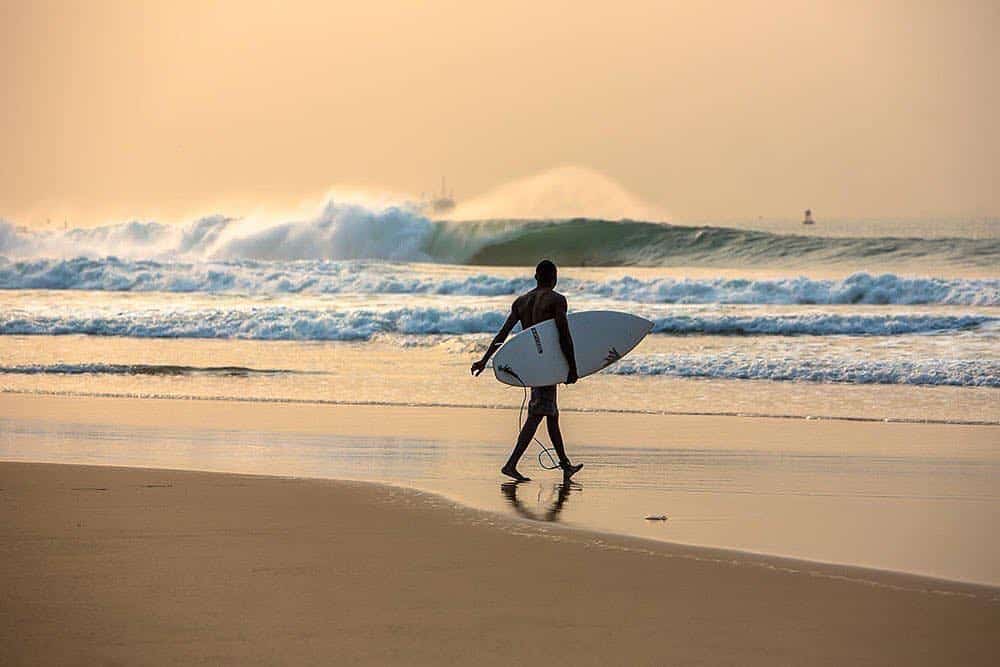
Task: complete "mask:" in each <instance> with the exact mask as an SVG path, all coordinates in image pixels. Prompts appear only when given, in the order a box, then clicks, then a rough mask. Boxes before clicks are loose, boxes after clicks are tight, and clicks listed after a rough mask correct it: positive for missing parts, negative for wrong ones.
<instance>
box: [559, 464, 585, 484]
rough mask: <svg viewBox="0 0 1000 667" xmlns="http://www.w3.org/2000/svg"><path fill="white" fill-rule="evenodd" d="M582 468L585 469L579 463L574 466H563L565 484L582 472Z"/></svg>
mask: <svg viewBox="0 0 1000 667" xmlns="http://www.w3.org/2000/svg"><path fill="white" fill-rule="evenodd" d="M582 467H583V464H582V463H577V464H576V465H572V464H569V463H565V464H563V465H562V466H561V468H562V471H563V481H564V482H568V481H569V480H570V479H571V478H572V477H573V475H575V474H576V473H578V472H580V469H581V468H582Z"/></svg>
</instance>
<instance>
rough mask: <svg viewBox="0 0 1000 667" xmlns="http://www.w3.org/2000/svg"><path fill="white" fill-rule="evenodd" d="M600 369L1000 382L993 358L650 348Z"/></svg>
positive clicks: (733, 376) (853, 380) (856, 380)
mask: <svg viewBox="0 0 1000 667" xmlns="http://www.w3.org/2000/svg"><path fill="white" fill-rule="evenodd" d="M604 372H606V373H611V374H615V375H666V376H672V377H688V378H691V377H693V378H716V379H726V380H773V381H785V382H834V383H849V384H908V385H943V386H956V387H1000V361H992V360H974V361H973V360H953V359H921V360H918V361H907V360H898V361H885V360H854V359H846V358H837V357H814V358H808V359H802V358H792V359H784V358H778V359H775V358H767V359H762V358H755V357H749V356H744V355H740V354H726V355H674V354H650V355H639V356H633V357H628V358H626V359H623V360H622V361H620V362H619V363H617V364H615V365H614V366H611V367H610V368H608V369H607V370H606V371H604Z"/></svg>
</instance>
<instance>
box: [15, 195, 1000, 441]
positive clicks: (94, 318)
mask: <svg viewBox="0 0 1000 667" xmlns="http://www.w3.org/2000/svg"><path fill="white" fill-rule="evenodd" d="M841 227H844V225H841ZM925 227H926V225H925ZM891 229H892V231H893V232H894V234H893V235H887V236H878V235H873V234H872V232H871V225H869V226H868V227H867V228H866V230H867V231H866V233H865V234H859V235H858V236H849V235H844V234H841V235H837V236H824V235H823V234H822V232H821V231H820V232H817V231H816V230H806V231H804V230H803V229H802V228H801V227H795V226H790V225H786V226H785V227H783V228H778V229H776V228H775V225H771V226H770V227H769V228H768V229H766V230H765V229H754V228H752V225H751V226H747V225H743V226H732V227H727V226H685V225H672V224H665V223H661V222H651V221H641V220H611V219H599V218H585V217H581V218H551V219H548V218H547V219H515V218H493V219H482V220H432V219H430V218H427V217H425V216H423V215H422V214H421V213H420V212H419V210H418V209H417V208H416V207H414V206H411V205H407V204H382V205H371V204H361V203H345V202H334V201H331V202H328V203H327V204H326V205H324V206H323V207H321V208H320V210H319V211H318V212H317V213H315V214H313V215H305V216H299V217H284V218H283V217H271V218H263V217H261V218H254V217H234V216H225V215H212V216H205V217H200V218H197V219H195V220H192V221H191V222H188V223H183V224H165V223H160V222H155V221H133V222H127V223H123V224H114V225H107V226H103V227H96V228H86V229H67V230H59V231H52V230H48V231H45V230H29V229H25V228H21V227H17V226H15V225H13V224H11V223H9V222H3V221H0V359H2V361H0V390H4V391H44V392H51V391H57V392H71V393H72V392H77V393H79V392H83V393H87V392H88V391H92V390H93V380H94V379H96V378H100V384H101V386H102V387H103V388H106V389H110V390H112V391H121V392H124V393H127V394H128V395H169V396H188V397H199V396H202V397H204V396H214V397H221V398H226V397H231V398H240V399H243V398H246V397H247V396H248V395H250V396H252V397H256V398H258V399H260V400H321V401H326V400H333V401H339V400H344V401H351V400H356V399H357V398H358V396H359V395H360V396H362V397H363V398H364V400H365V401H368V402H376V403H377V402H383V401H388V402H403V403H412V402H414V400H416V401H417V402H421V401H423V400H426V401H433V402H435V403H440V404H462V405H465V404H468V405H481V404H483V405H485V404H489V405H492V406H500V405H503V404H504V403H505V402H507V401H508V399H506V398H503V397H502V396H503V395H502V394H495V393H491V391H492V390H488V391H482V384H480V385H477V389H476V391H475V392H474V393H470V394H468V395H463V396H461V397H458V398H456V397H455V396H454V395H453V394H454V383H453V382H451V383H448V382H445V383H443V384H442V383H440V382H439V383H437V384H435V382H434V381H431V380H428V379H427V378H429V377H432V376H434V375H436V374H439V373H440V369H441V367H442V365H443V366H444V367H446V368H447V369H448V370H447V373H450V374H453V375H454V377H455V378H456V379H457V378H460V377H464V376H465V375H466V374H467V367H468V364H469V363H471V360H472V359H473V358H474V357H475V356H476V355H477V354H479V353H481V350H482V349H483V346H484V345H485V344H486V342H488V340H489V338H490V337H491V335H492V334H493V333H494V332H495V331H496V330H497V329H498V328H499V326H500V325H501V324H502V322H503V321H504V319H505V318H506V316H507V313H508V312H509V308H510V302H511V300H512V299H513V298H514V297H515V296H516V295H517V294H519V293H521V292H523V291H526V290H527V289H530V288H531V287H532V286H533V280H532V277H531V265H533V264H534V262H535V261H537V260H538V259H540V258H542V257H549V258H552V259H554V260H555V261H556V262H557V263H559V264H560V266H561V267H562V271H561V274H560V282H559V286H558V288H559V289H560V291H562V292H563V293H564V294H566V296H567V297H568V299H569V301H570V306H571V309H573V310H592V309H613V310H625V311H629V312H633V313H636V314H639V315H642V316H644V317H647V318H649V319H651V320H652V321H653V322H654V329H653V334H652V335H651V336H650V337H649V338H648V339H647V341H646V342H644V343H643V345H642V346H641V347H640V349H639V350H637V351H636V352H635V353H634V355H633V356H631V357H629V358H627V359H626V360H624V361H623V362H622V363H620V364H619V365H617V366H615V367H612V368H610V369H608V370H607V371H606V372H605V373H602V374H601V376H600V379H594V380H590V381H588V382H590V385H588V386H590V387H592V388H593V390H592V391H591V390H584V389H579V390H577V389H576V388H574V391H576V392H577V401H576V403H577V404H576V406H575V407H577V408H579V409H601V405H602V404H603V403H605V402H604V401H602V400H600V399H601V396H604V395H608V393H607V392H612V394H611V395H615V396H617V397H618V399H617V403H618V405H617V408H619V409H637V410H643V411H649V410H652V411H656V410H657V409H668V408H669V409H671V410H678V409H679V410H681V411H684V410H687V409H691V410H694V409H695V408H697V410H699V411H706V410H707V411H708V412H729V411H730V410H731V408H732V406H733V405H734V404H740V405H743V408H744V410H745V411H746V412H752V413H761V412H763V413H782V414H784V413H785V412H786V411H787V409H786V408H787V406H788V405H789V404H797V403H800V402H801V399H802V397H804V396H809V395H811V392H812V391H813V390H812V389H808V388H809V387H826V388H827V391H834V392H848V393H846V394H844V395H843V396H841V397H840V398H839V399H838V401H839V406H840V407H838V408H837V409H833V408H830V409H828V410H826V411H825V412H827V413H838V414H839V412H844V414H843V415H841V416H849V417H857V416H859V415H860V416H865V417H872V418H880V417H886V418H909V417H910V416H913V415H919V414H925V415H926V414H932V416H933V417H934V418H935V419H941V420H945V421H949V420H960V421H961V420H972V421H977V422H981V421H985V422H988V423H992V422H994V421H995V422H1000V408H998V405H1000V401H998V400H997V399H998V398H1000V396H998V394H997V393H996V392H997V390H998V388H1000V352H998V350H1000V345H998V342H1000V341H998V337H1000V271H997V270H996V267H997V266H1000V234H992V233H986V234H984V233H983V227H982V225H978V226H977V227H976V228H975V230H974V233H972V232H971V231H966V230H963V228H962V227H961V226H960V225H959V226H956V227H954V235H946V234H945V235H933V236H928V235H927V234H924V236H918V235H916V234H914V235H908V234H907V231H908V230H907V228H906V226H905V225H902V226H900V225H899V224H896V225H894V226H892V227H891ZM917 231H919V230H917ZM963 232H964V233H965V235H963ZM171 341H173V342H171ZM248 346H249V347H248ZM261 346H264V347H261ZM317 346H318V347H317ZM317 350H320V351H321V353H319V352H317ZM359 352H361V353H362V355H364V358H367V359H369V360H372V359H375V360H378V361H379V363H381V364H383V365H382V366H378V367H377V368H376V367H375V366H371V365H368V366H365V365H364V364H362V365H361V366H359V367H355V363H354V362H355V355H357V354H358V353H359ZM317 354H318V355H319V356H317ZM164 357H167V358H164ZM306 358H308V359H311V360H312V361H310V362H309V363H304V362H303V359H306ZM262 360H263V361H266V362H267V363H263V361H262ZM331 365H335V366H339V367H341V368H344V367H347V368H352V369H353V370H351V371H350V372H347V375H344V374H343V373H336V372H332V371H331V369H330V367H331ZM345 372H346V371H345ZM331 373H332V374H331ZM373 373H376V374H377V377H378V380H377V382H375V383H374V384H375V385H376V386H375V387H374V388H372V384H373V382H372V379H373V376H372V374H373ZM394 383H398V384H403V385H405V386H407V387H409V388H410V391H409V393H405V392H403V393H400V392H399V391H397V390H396V389H395V388H394V386H395V385H394ZM635 383H639V385H640V386H636V384H635ZM706 383H708V384H706ZM582 384H583V383H581V387H582ZM345 385H346V386H350V387H353V388H352V389H350V390H347V389H344V386H345ZM362 387H364V388H362ZM750 387H752V388H753V392H752V393H753V394H754V395H755V396H756V397H758V399H759V400H757V401H754V400H751V399H748V398H745V397H742V396H743V394H744V393H745V388H750ZM875 387H881V388H882V389H877V390H876V389H874V388H875ZM793 388H795V389H793ZM790 390H791V391H793V394H792V396H793V398H792V399H789V394H788V391H790ZM932 390H933V391H936V392H946V393H947V392H953V391H957V392H962V393H961V396H957V397H955V396H950V395H948V396H947V397H945V398H942V396H944V395H943V394H940V393H938V394H927V392H928V391H932ZM463 391H464V390H463ZM870 391H879V392H880V393H879V394H878V396H879V398H878V400H860V399H859V398H858V397H859V396H861V395H862V393H859V392H870ZM734 392H736V394H734ZM852 392H853V393H852ZM914 392H916V393H914ZM735 395H739V396H741V398H739V399H738V400H737V399H734V398H733V396H735ZM864 395H865V396H867V395H868V394H864ZM415 396H416V397H418V398H417V399H415V398H414V397H415ZM477 396H478V398H477ZM678 396H685V397H686V398H684V399H683V400H681V402H680V404H677V397H678ZM706 396H711V397H713V398H712V400H711V401H710V400H709V399H707V398H706ZM779 396H780V397H781V398H780V399H779V398H778V397H779ZM817 400H822V401H827V400H828V397H827V396H817ZM757 402H759V403H761V404H762V406H758V405H756V403H757ZM712 403H714V404H712ZM768 406H770V407H768ZM568 407H569V408H570V409H572V408H573V407H574V405H573V399H570V403H569V404H568ZM761 408H762V409H761ZM797 410H798V411H799V412H802V413H803V414H805V413H811V412H819V413H823V412H824V410H814V409H810V408H809V407H806V405H805V404H803V405H802V406H800V408H797ZM838 411H839V412H838Z"/></svg>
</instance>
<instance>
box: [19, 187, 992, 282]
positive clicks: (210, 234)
mask: <svg viewBox="0 0 1000 667" xmlns="http://www.w3.org/2000/svg"><path fill="white" fill-rule="evenodd" d="M0 255H3V256H6V257H9V258H40V257H48V258H67V257H78V256H84V257H91V258H99V257H122V258H131V259H143V260H159V261H164V260H170V261H190V262H200V261H207V260H216V261H219V260H271V261H291V260H349V259H380V260H393V261H429V262H441V263H454V264H477V265H516V266H523V265H530V264H533V263H534V262H535V261H537V259H538V258H539V257H543V256H545V257H550V258H551V259H553V260H555V261H556V262H558V263H561V264H564V265H568V266H698V265H703V266H720V267H722V266H728V267H741V266H762V265H767V266H791V267H794V266H816V265H817V264H823V265H836V266H844V267H856V268H865V267H867V266H871V265H879V266H887V265H894V264H900V263H906V264H913V263H915V262H928V263H930V264H931V265H934V266H937V265H941V264H945V265H948V264H951V265H959V266H970V265H972V266H980V267H994V266H996V265H997V264H998V263H1000V240H998V239H992V238H991V239H969V238H935V239H917V238H888V237H886V238H831V237H822V236H812V235H810V236H805V235H795V234H772V233H767V232H759V231H749V230H741V229H730V228H724V227H689V226H678V225H669V224H663V223H656V222H641V221H631V220H621V221H614V220H604V219H591V218H574V219H558V220H537V219H535V220H520V219H502V220H500V219H492V220H481V221H433V220H430V219H429V218H427V217H425V216H423V215H421V214H420V213H419V211H418V210H417V209H415V208H413V207H410V206H384V207H374V206H364V205H360V204H350V203H340V202H329V203H328V204H327V205H326V206H325V207H323V209H322V210H321V211H320V212H319V213H318V214H317V215H315V216H313V217H311V218H307V219H301V220H279V221H275V220H257V219H252V218H230V217H226V216H221V215H220V216H210V217H205V218H201V219H198V220H195V221H193V222H191V223H189V224H187V225H176V226H175V225H166V224H161V223H157V222H129V223H125V224H120V225H111V226H106V227H99V228H95V229H74V230H70V231H65V232H33V231H29V230H25V229H22V228H16V227H13V226H12V225H10V224H8V223H5V222H0Z"/></svg>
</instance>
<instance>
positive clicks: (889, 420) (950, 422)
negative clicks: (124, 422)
mask: <svg viewBox="0 0 1000 667" xmlns="http://www.w3.org/2000/svg"><path fill="white" fill-rule="evenodd" d="M759 381H761V382H767V380H759ZM998 391H1000V390H998ZM3 394H10V395H15V396H40V397H44V396H50V397H55V398H60V397H61V398H118V399H134V400H151V401H208V402H220V403H261V404H275V405H316V406H332V407H336V406H343V407H388V408H444V409H449V410H450V409H455V410H508V411H515V412H516V411H518V410H519V408H518V407H516V406H513V405H476V404H472V403H433V402H432V403H416V402H389V401H341V400H324V399H319V398H267V397H263V396H260V397H256V396H251V397H246V398H244V397H240V396H195V395H191V396H181V395H175V394H131V393H119V392H82V391H49V390H44V389H37V390H35V389H32V390H27V389H8V388H0V395H3ZM560 412H565V413H570V414H578V415H602V414H607V415H648V416H663V417H727V418H745V419H784V420H790V421H795V420H801V421H827V422H857V423H866V424H872V423H874V424H927V425H940V426H1000V421H988V420H976V419H911V418H907V417H851V416H838V415H796V414H772V413H765V412H760V413H758V412H699V411H688V410H629V409H615V408H605V409H600V410H597V409H589V408H574V407H560Z"/></svg>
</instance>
